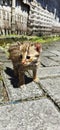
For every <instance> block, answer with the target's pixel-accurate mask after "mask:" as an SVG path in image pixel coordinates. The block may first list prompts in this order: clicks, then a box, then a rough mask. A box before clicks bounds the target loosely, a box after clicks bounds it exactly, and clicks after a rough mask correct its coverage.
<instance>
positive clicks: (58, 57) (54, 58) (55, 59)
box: [50, 56, 60, 62]
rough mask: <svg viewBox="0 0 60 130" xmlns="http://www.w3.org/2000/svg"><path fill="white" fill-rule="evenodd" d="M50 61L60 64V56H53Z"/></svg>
mask: <svg viewBox="0 0 60 130" xmlns="http://www.w3.org/2000/svg"><path fill="white" fill-rule="evenodd" d="M50 59H52V60H54V61H56V62H60V56H55V57H54V56H51V57H50Z"/></svg>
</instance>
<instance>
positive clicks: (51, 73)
mask: <svg viewBox="0 0 60 130" xmlns="http://www.w3.org/2000/svg"><path fill="white" fill-rule="evenodd" d="M37 75H38V77H39V78H40V79H41V78H42V79H44V78H48V77H50V78H51V77H52V78H53V77H56V76H60V66H54V67H41V68H39V69H38V71H37Z"/></svg>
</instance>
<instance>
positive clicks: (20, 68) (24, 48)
mask: <svg viewBox="0 0 60 130" xmlns="http://www.w3.org/2000/svg"><path fill="white" fill-rule="evenodd" d="M8 51H9V53H10V56H9V58H10V59H11V60H12V63H13V68H14V74H15V75H16V76H18V77H19V86H21V85H23V84H25V78H24V74H25V71H27V70H32V71H33V80H34V81H37V66H38V63H39V56H40V52H41V51H42V46H41V44H39V43H20V42H17V43H16V44H13V45H11V46H10V47H9V50H8Z"/></svg>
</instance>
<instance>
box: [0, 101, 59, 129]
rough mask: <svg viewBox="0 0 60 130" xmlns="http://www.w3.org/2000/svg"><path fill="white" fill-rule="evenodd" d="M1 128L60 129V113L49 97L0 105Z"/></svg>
mask: <svg viewBox="0 0 60 130" xmlns="http://www.w3.org/2000/svg"><path fill="white" fill-rule="evenodd" d="M0 130H60V113H59V112H58V111H57V109H56V108H55V106H54V104H53V103H52V102H51V101H50V100H48V99H40V100H36V101H27V102H22V103H18V104H11V105H6V106H2V107H1V106H0Z"/></svg>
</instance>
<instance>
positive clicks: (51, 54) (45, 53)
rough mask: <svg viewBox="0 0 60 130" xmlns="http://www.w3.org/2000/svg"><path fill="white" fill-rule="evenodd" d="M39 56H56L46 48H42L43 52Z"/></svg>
mask: <svg viewBox="0 0 60 130" xmlns="http://www.w3.org/2000/svg"><path fill="white" fill-rule="evenodd" d="M41 56H48V57H50V56H56V55H55V54H53V53H51V52H49V51H48V50H47V51H44V50H43V52H42V53H41Z"/></svg>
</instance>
